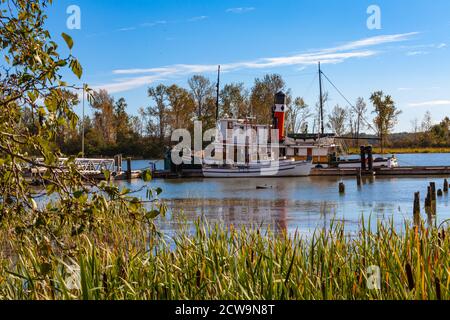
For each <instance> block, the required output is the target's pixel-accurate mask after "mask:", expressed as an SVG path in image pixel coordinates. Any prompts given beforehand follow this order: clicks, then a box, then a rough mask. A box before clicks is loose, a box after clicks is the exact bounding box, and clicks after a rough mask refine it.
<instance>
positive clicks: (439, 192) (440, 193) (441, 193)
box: [437, 189, 444, 197]
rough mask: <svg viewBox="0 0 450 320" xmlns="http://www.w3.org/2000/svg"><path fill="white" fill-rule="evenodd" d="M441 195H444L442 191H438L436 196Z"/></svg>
mask: <svg viewBox="0 0 450 320" xmlns="http://www.w3.org/2000/svg"><path fill="white" fill-rule="evenodd" d="M443 195H444V193H443V192H442V189H438V191H437V196H438V197H442V196H443Z"/></svg>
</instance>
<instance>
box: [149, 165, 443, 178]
mask: <svg viewBox="0 0 450 320" xmlns="http://www.w3.org/2000/svg"><path fill="white" fill-rule="evenodd" d="M358 172H359V169H358V168H342V169H341V168H326V169H316V168H315V169H313V170H312V171H311V176H312V177H346V176H348V177H355V176H357V175H358ZM361 175H362V176H385V177H389V176H392V177H396V176H403V177H408V176H411V177H413V176H430V177H433V176H450V166H448V167H447V166H436V167H433V166H427V167H398V168H392V169H390V168H375V169H373V170H371V171H369V170H365V171H361ZM202 177H203V174H202V172H201V170H183V171H182V172H179V173H176V172H171V171H164V170H162V171H160V170H157V171H154V172H153V178H155V179H181V178H183V179H189V178H202Z"/></svg>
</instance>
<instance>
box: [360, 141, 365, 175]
mask: <svg viewBox="0 0 450 320" xmlns="http://www.w3.org/2000/svg"><path fill="white" fill-rule="evenodd" d="M360 150H361V170H364V171H365V170H366V147H364V146H361V148H360Z"/></svg>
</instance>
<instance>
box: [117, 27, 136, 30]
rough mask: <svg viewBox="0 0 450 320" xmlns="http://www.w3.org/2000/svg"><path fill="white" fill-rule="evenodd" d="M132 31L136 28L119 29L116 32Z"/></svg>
mask: <svg viewBox="0 0 450 320" xmlns="http://www.w3.org/2000/svg"><path fill="white" fill-rule="evenodd" d="M133 30H136V27H129V28H120V29H118V30H117V31H133Z"/></svg>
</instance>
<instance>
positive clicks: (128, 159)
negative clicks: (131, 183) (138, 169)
mask: <svg viewBox="0 0 450 320" xmlns="http://www.w3.org/2000/svg"><path fill="white" fill-rule="evenodd" d="M127 179H128V180H131V158H127Z"/></svg>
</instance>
